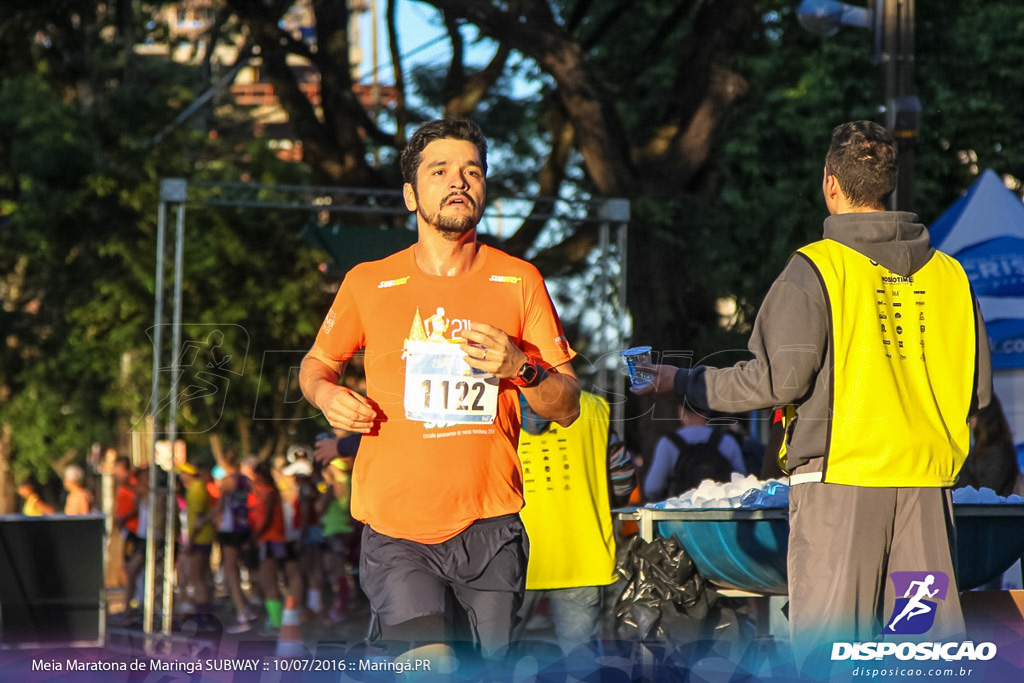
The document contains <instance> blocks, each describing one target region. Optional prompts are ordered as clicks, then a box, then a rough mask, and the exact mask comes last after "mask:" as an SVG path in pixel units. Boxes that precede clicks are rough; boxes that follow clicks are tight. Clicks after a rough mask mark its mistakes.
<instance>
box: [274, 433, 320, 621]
mask: <svg viewBox="0 0 1024 683" xmlns="http://www.w3.org/2000/svg"><path fill="white" fill-rule="evenodd" d="M311 453H312V449H311V448H309V447H308V446H299V445H294V446H291V447H289V449H288V453H287V456H286V457H287V458H288V460H289V462H288V464H287V465H285V467H284V469H283V470H282V471H281V475H282V477H283V480H284V481H285V482H287V486H282V487H281V505H282V507H283V510H284V523H285V543H286V545H287V551H288V554H287V560H286V561H285V574H286V576H287V581H288V587H289V592H290V593H291V594H292V595H294V596H295V598H296V600H297V601H298V600H300V598H302V596H305V604H304V607H305V611H304V612H303V616H304V618H309V615H310V614H311V613H319V612H320V610H321V609H322V605H321V600H320V583H321V582H322V578H321V576H320V575H314V574H315V572H314V571H313V570H312V567H313V565H314V564H316V563H319V562H320V561H321V558H320V556H319V553H318V552H317V550H318V549H317V548H316V542H317V541H316V538H315V537H316V536H317V534H316V531H314V530H319V520H318V519H317V518H316V515H315V512H314V510H313V503H314V501H315V498H316V495H315V491H316V489H315V487H314V486H313V484H312V476H313V463H312V462H311V461H310V459H309V456H310V454H311ZM320 539H321V540H322V534H320ZM314 556H315V557H314Z"/></svg>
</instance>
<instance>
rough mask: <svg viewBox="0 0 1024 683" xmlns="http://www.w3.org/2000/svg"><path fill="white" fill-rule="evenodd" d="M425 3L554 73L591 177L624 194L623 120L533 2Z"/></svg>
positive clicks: (575, 49) (627, 166)
mask: <svg viewBox="0 0 1024 683" xmlns="http://www.w3.org/2000/svg"><path fill="white" fill-rule="evenodd" d="M429 4H431V5H433V6H434V7H437V8H438V9H440V10H442V11H445V12H449V13H451V14H454V15H457V16H461V17H464V18H466V19H467V20H469V21H472V22H473V23H474V24H475V25H476V26H477V27H478V28H479V29H480V30H481V32H482V33H484V34H485V35H488V36H491V37H492V38H494V39H495V40H497V41H498V42H499V43H502V44H504V45H507V46H508V47H511V48H513V49H516V50H519V51H520V52H522V53H523V54H525V55H528V56H530V57H531V58H533V59H534V60H536V61H537V63H538V64H539V65H540V66H541V68H543V69H544V70H545V71H547V72H548V73H549V74H550V75H551V76H552V78H554V80H555V82H556V84H557V85H558V88H557V93H558V97H559V98H560V99H561V101H562V105H563V106H564V107H565V110H566V112H567V113H568V116H569V118H570V120H571V121H572V123H573V126H574V127H575V129H576V140H577V143H578V146H579V149H580V153H581V154H582V155H583V160H584V163H585V165H586V168H587V171H588V173H589V175H590V178H591V180H592V181H593V182H594V185H595V186H596V187H597V189H598V191H599V192H601V193H602V194H605V195H608V196H628V195H629V194H630V192H631V186H632V184H633V180H632V173H631V163H630V159H629V153H628V149H627V148H626V145H625V142H624V139H625V136H623V135H621V134H620V128H621V124H620V122H619V121H618V120H617V119H616V117H615V115H614V113H613V112H611V111H610V108H609V107H607V106H606V103H605V102H604V101H603V98H602V97H601V95H600V94H599V91H598V88H597V87H596V85H595V84H594V82H593V79H592V78H591V77H590V75H589V74H588V73H587V68H586V64H585V60H584V59H583V52H582V50H581V48H580V46H579V45H578V44H576V43H574V42H572V41H571V40H570V39H569V38H568V37H567V36H566V34H565V32H564V31H563V30H562V29H561V27H559V26H558V25H557V24H556V23H555V21H554V18H553V17H551V15H550V12H548V13H547V17H548V19H547V20H544V21H542V20H540V19H538V18H537V17H538V16H540V15H541V14H542V12H541V11H540V9H539V8H538V7H537V6H536V5H531V8H532V9H533V11H532V12H530V13H529V16H527V15H524V14H521V13H516V12H506V11H503V10H501V9H499V8H497V7H495V6H494V5H492V4H491V3H488V2H479V1H478V0H429Z"/></svg>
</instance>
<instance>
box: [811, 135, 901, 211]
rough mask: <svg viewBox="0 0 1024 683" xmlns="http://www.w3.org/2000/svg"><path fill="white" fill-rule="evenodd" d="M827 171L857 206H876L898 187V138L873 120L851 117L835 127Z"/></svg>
mask: <svg viewBox="0 0 1024 683" xmlns="http://www.w3.org/2000/svg"><path fill="white" fill-rule="evenodd" d="M825 172H826V173H828V174H829V175H834V176H835V177H836V180H838V181H839V188H840V189H841V190H842V191H843V194H845V195H846V198H847V199H848V200H849V201H850V203H851V204H853V205H854V206H876V205H879V204H885V200H887V199H888V198H889V195H891V194H892V193H893V190H895V189H896V141H895V140H894V139H893V137H892V135H891V134H890V133H889V131H887V130H886V129H885V127H884V126H881V125H879V124H877V123H875V122H874V121H850V122H849V123H843V124H841V125H838V126H836V127H835V128H834V129H832V144H831V145H829V148H828V154H826V155H825Z"/></svg>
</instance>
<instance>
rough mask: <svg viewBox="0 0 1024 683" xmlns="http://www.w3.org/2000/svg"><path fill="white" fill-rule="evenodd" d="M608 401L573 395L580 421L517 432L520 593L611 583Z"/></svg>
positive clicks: (612, 540) (612, 547)
mask: <svg viewBox="0 0 1024 683" xmlns="http://www.w3.org/2000/svg"><path fill="white" fill-rule="evenodd" d="M608 415H609V410H608V402H607V401H605V400H604V399H603V398H601V397H600V396H595V395H594V394H590V393H587V392H583V393H582V394H581V395H580V416H579V418H578V419H577V420H576V421H575V422H573V423H572V425H570V426H569V427H560V426H558V424H556V423H551V426H550V427H549V428H548V430H547V431H545V432H544V433H542V434H537V435H533V434H528V433H527V432H525V431H524V432H523V433H522V434H521V435H520V437H519V459H520V460H521V461H522V463H523V484H524V486H523V488H524V494H525V498H526V506H525V507H524V508H523V510H522V512H520V516H521V518H522V520H523V525H524V526H525V527H526V533H527V535H528V536H529V537H530V562H529V564H528V565H527V570H526V588H527V589H529V590H547V589H554V588H577V587H580V586H606V585H608V584H610V583H613V582H614V581H615V533H614V529H613V526H612V516H611V507H610V503H609V498H608Z"/></svg>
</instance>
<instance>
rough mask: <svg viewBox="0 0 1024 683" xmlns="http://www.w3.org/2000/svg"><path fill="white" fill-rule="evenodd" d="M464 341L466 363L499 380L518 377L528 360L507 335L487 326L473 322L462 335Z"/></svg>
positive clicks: (462, 347) (461, 346)
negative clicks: (520, 369)
mask: <svg viewBox="0 0 1024 683" xmlns="http://www.w3.org/2000/svg"><path fill="white" fill-rule="evenodd" d="M462 337H463V338H464V339H465V340H466V341H465V342H463V343H462V344H461V345H460V348H461V349H462V351H463V353H465V354H466V363H467V364H468V365H469V366H470V367H471V368H475V369H476V370H483V371H484V372H489V373H490V374H492V375H494V376H495V377H497V378H499V379H511V378H513V377H515V376H517V375H518V374H519V368H520V367H522V365H523V363H525V362H526V361H527V360H528V359H529V356H527V355H526V354H525V353H523V352H522V351H521V350H520V349H519V347H518V346H516V345H515V343H514V342H513V341H512V340H511V339H510V338H509V336H508V334H506V333H505V332H504V331H503V330H500V329H498V328H497V327H494V326H493V325H488V324H487V323H478V322H472V323H471V324H470V327H469V328H468V329H464V330H463V331H462Z"/></svg>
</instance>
